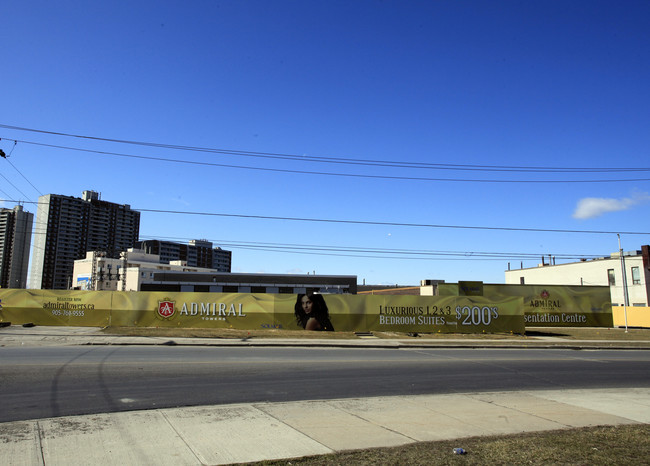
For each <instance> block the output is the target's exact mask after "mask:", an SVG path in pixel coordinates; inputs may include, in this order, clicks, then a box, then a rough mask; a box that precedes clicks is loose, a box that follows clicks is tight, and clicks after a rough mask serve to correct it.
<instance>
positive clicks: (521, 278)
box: [519, 277, 526, 285]
mask: <svg viewBox="0 0 650 466" xmlns="http://www.w3.org/2000/svg"><path fill="white" fill-rule="evenodd" d="M519 284H520V285H525V284H526V280H525V279H524V277H519Z"/></svg>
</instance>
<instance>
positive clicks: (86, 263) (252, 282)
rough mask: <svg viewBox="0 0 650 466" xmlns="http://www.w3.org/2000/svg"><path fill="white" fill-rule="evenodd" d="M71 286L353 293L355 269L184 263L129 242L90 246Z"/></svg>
mask: <svg viewBox="0 0 650 466" xmlns="http://www.w3.org/2000/svg"><path fill="white" fill-rule="evenodd" d="M73 284H74V288H75V289H78V290H111V291H170V292H172V291H176V292H178V291H180V292H204V293H287V294H301V293H311V292H317V293H331V294H333V293H336V294H344V293H349V294H356V293H357V276H356V275H309V274H307V275H302V274H300V275H297V274H292V275H285V274H248V273H223V272H221V271H219V270H214V269H206V268H201V267H191V266H188V265H187V263H186V262H184V261H172V262H170V263H169V264H161V263H160V256H159V255H157V254H147V253H145V252H144V251H142V250H139V249H134V248H131V249H129V250H128V251H126V252H123V253H122V255H121V257H120V259H114V258H110V257H107V255H106V254H104V253H102V252H97V251H96V252H89V253H88V254H87V256H86V258H85V259H80V260H77V261H75V263H74V272H73Z"/></svg>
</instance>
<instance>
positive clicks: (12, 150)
mask: <svg viewBox="0 0 650 466" xmlns="http://www.w3.org/2000/svg"><path fill="white" fill-rule="evenodd" d="M17 144H18V141H16V140H14V146H13V147H12V148H11V151H10V152H9V155H7V157H6V158H5V160H6V161H7V162H9V165H11V166H12V167H13V169H14V170H16V171H17V172H18V174H19V175H20V176H22V177H23V179H24V180H25V181H27V182H28V183H29V185H30V186H31V187H32V188H34V190H35V191H36V192H37V193H38V194H40V195H41V196H42V195H43V193H42V192H41V191H40V190H39V189H38V188H37V187H36V186H34V184H33V183H32V182H31V181H29V180H28V179H27V177H26V176H25V175H23V174H22V172H21V171H20V170H18V168H17V167H16V166H15V165H14V164H13V163H11V160H9V157H10V156H11V154H13V152H14V149H15V148H16V145H17Z"/></svg>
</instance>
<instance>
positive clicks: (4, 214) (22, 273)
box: [0, 205, 34, 288]
mask: <svg viewBox="0 0 650 466" xmlns="http://www.w3.org/2000/svg"><path fill="white" fill-rule="evenodd" d="M33 223H34V214H32V213H29V212H25V211H24V210H23V207H22V206H20V205H17V206H16V207H14V208H13V209H0V288H25V287H26V285H27V267H28V265H29V246H30V242H31V239H32V224H33Z"/></svg>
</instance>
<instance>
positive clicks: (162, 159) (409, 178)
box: [0, 125, 650, 184]
mask: <svg viewBox="0 0 650 466" xmlns="http://www.w3.org/2000/svg"><path fill="white" fill-rule="evenodd" d="M0 126H2V125H0ZM5 139H7V138H5ZM15 141H17V142H22V143H24V144H33V145H37V146H43V147H51V148H55V149H66V150H74V151H81V152H87V153H93V154H101V155H112V156H117V157H127V158H133V159H141V160H155V161H158V162H170V163H181V164H188V165H201V166H211V167H221V168H236V169H242V170H256V171H265V172H276V173H292V174H301V175H323V176H339V177H348V178H370V179H389V180H401V181H436V182H445V181H447V182H461V183H536V184H537V183H629V182H639V181H650V178H623V179H596V180H521V179H520V180H500V179H468V178H427V177H413V176H392V175H368V174H358V173H334V172H318V171H308V170H291V169H283V168H268V167H251V166H246V165H232V164H223V163H214V162H199V161H192V160H182V159H170V158H165V157H153V156H145V155H135V154H124V153H119V152H109V151H100V150H92V149H83V148H79V147H70V146H61V145H56V144H46V143H40V142H32V141H25V140H20V139H17V140H15Z"/></svg>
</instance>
